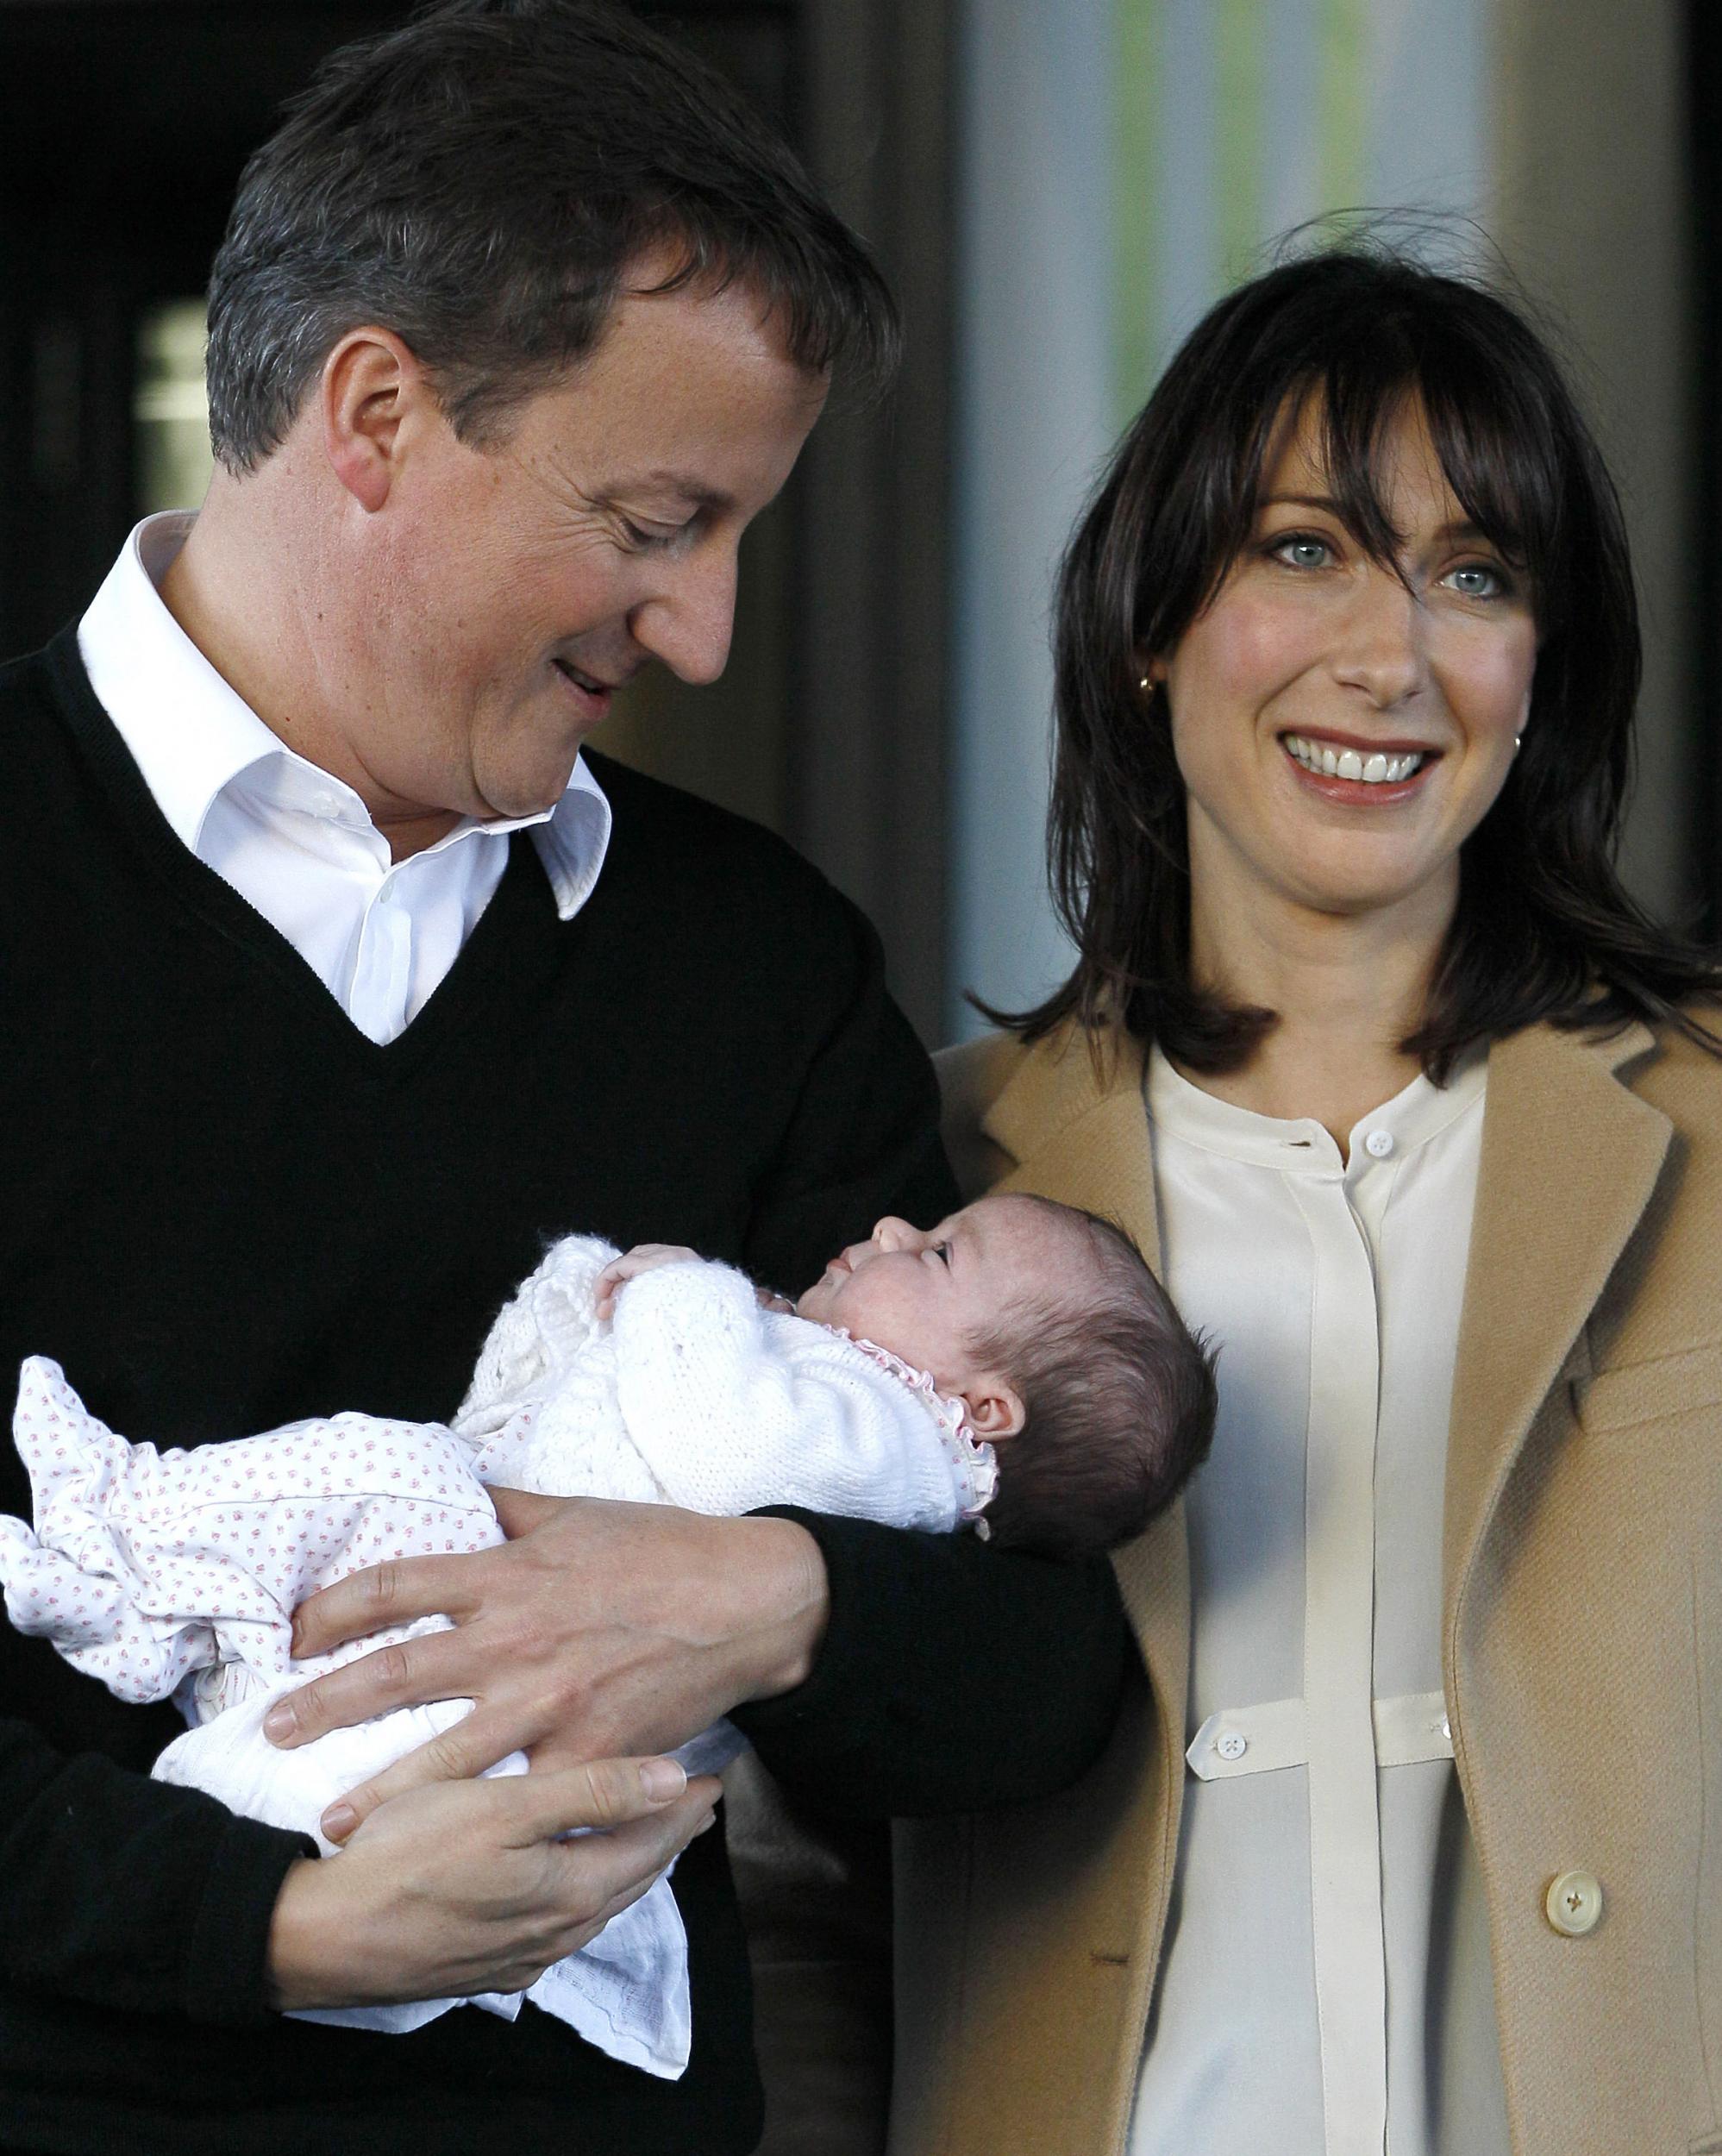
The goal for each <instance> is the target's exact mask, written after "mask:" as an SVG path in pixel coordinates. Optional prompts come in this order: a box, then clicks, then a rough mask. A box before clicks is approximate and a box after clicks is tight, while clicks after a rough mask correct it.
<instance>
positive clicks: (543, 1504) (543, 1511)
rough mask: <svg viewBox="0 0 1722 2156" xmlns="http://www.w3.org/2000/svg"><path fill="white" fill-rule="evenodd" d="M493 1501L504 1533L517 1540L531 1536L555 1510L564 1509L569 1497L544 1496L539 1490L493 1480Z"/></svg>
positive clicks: (510, 1538) (556, 1511)
mask: <svg viewBox="0 0 1722 2156" xmlns="http://www.w3.org/2000/svg"><path fill="white" fill-rule="evenodd" d="M491 1502H492V1504H493V1505H494V1506H495V1507H496V1513H497V1519H498V1521H499V1523H500V1524H501V1526H502V1531H503V1532H504V1534H505V1535H506V1536H507V1537H508V1539H509V1540H510V1542H516V1541H518V1540H519V1539H520V1537H521V1536H522V1535H529V1534H530V1533H531V1532H532V1530H533V1529H534V1528H535V1526H539V1525H540V1523H541V1522H542V1521H543V1520H548V1519H549V1517H550V1516H551V1514H553V1513H558V1512H560V1511H561V1510H562V1509H563V1508H564V1507H566V1506H567V1503H568V1502H569V1501H568V1499H567V1498H566V1497H542V1496H540V1495H539V1494H538V1493H537V1491H535V1490H530V1489H504V1488H502V1487H501V1486H500V1485H499V1484H495V1483H493V1484H492V1487H491Z"/></svg>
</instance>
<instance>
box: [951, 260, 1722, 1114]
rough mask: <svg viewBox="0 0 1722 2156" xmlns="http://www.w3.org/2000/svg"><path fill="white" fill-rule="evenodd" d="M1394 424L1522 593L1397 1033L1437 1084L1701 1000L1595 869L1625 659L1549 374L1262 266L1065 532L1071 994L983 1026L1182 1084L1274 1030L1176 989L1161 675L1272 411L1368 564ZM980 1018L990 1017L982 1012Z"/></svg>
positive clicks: (1463, 319) (1377, 299)
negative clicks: (1439, 939)
mask: <svg viewBox="0 0 1722 2156" xmlns="http://www.w3.org/2000/svg"><path fill="white" fill-rule="evenodd" d="M1407 398H1414V399H1416V400H1417V401H1418V403H1420V404H1421V406H1422V409H1423V411H1424V413H1425V415H1426V417H1427V421H1428V425H1429V430H1430V434H1431V438H1432V440H1433V442H1434V446H1435V448H1436V452H1437V455H1438V456H1439V458H1440V461H1441V466H1442V468H1443V471H1444V473H1445V474H1446V477H1447V481H1448V484H1449V485H1450V486H1451V488H1452V490H1453V492H1454V494H1455V496H1456V498H1457V499H1458V501H1459V503H1460V505H1461V506H1462V509H1463V510H1464V512H1465V514H1466V516H1467V517H1468V519H1469V520H1470V521H1471V522H1472V523H1474V524H1475V525H1476V526H1477V527H1478V528H1479V530H1481V532H1482V533H1483V534H1484V535H1485V536H1487V538H1489V539H1490V540H1491V541H1493V543H1494V544H1495V545H1496V546H1497V547H1498V548H1500V550H1501V551H1502V553H1503V554H1504V555H1506V557H1507V558H1508V560H1509V561H1512V563H1514V564H1515V565H1516V566H1518V567H1520V568H1521V570H1522V573H1525V575H1526V576H1527V577H1528V580H1529V584H1530V588H1531V593H1532V603H1533V605H1534V607H1535V611H1536V618H1537V630H1538V636H1539V649H1538V655H1537V671H1536V677H1535V680H1534V684H1533V687H1532V693H1531V715H1530V719H1529V723H1528V724H1527V726H1526V728H1525V737H1524V746H1523V748H1522V749H1521V751H1520V753H1519V754H1518V756H1517V758H1516V759H1515V761H1514V763H1513V766H1512V771H1511V774H1510V775H1509V776H1508V778H1507V780H1506V787H1505V788H1504V789H1503V791H1502V793H1501V794H1500V798H1499V799H1498V800H1497V801H1496V802H1495V803H1494V805H1493V807H1492V808H1491V809H1490V810H1489V812H1488V813H1487V816H1485V818H1483V820H1482V822H1481V824H1479V825H1478V827H1477V829H1476V830H1475V832H1473V834H1472V835H1471V837H1470V838H1469V839H1468V841H1467V842H1466V843H1465V846H1464V848H1463V850H1462V856H1461V871H1460V893H1459V902H1458V906H1457V910H1456V914H1455V917H1454V920H1453V923H1452V925H1451V928H1450V931H1449V933H1448V937H1447V941H1446V944H1445V948H1444V949H1443V952H1442V955H1441V957H1440V960H1439V962H1438V964H1437V969H1436V973H1435V976H1434V979H1433V981H1431V986H1430V991H1429V996H1428V1000H1427V1003H1426V1006H1425V1010H1424V1012H1423V1013H1422V1017H1421V1021H1420V1023H1419V1024H1418V1026H1417V1028H1416V1029H1415V1031H1413V1032H1412V1035H1411V1036H1410V1037H1409V1039H1408V1040H1407V1041H1406V1043H1405V1047H1406V1050H1408V1051H1409V1052H1410V1053H1412V1054H1414V1055H1416V1056H1418V1057H1419V1058H1420V1059H1421V1061H1422V1062H1423V1065H1424V1068H1425V1070H1426V1071H1427V1072H1428V1074H1429V1075H1430V1076H1431V1077H1432V1078H1434V1079H1435V1080H1437V1081H1440V1080H1442V1079H1443V1078H1444V1077H1445V1075H1446V1074H1447V1072H1448V1070H1449V1069H1450V1067H1451V1065H1452V1062H1453V1059H1454V1058H1455V1056H1457V1055H1458V1054H1459V1053H1460V1052H1461V1051H1462V1050H1464V1049H1466V1048H1467V1047H1468V1046H1470V1045H1471V1044H1474V1043H1476V1042H1480V1041H1487V1040H1491V1039H1494V1038H1496V1037H1500V1036H1502V1035H1505V1034H1507V1033H1511V1032H1513V1031H1517V1030H1518V1028H1520V1027H1521V1026H1525V1025H1530V1024H1531V1023H1532V1022H1533V1021H1536V1020H1538V1019H1549V1020H1552V1021H1553V1022H1554V1023H1555V1024H1556V1025H1566V1026H1578V1025H1598V1026H1601V1027H1611V1026H1612V1027H1618V1026H1619V1025H1623V1024H1625V1023H1626V1022H1627V1021H1628V1020H1630V1019H1631V1018H1644V1019H1648V1020H1650V1021H1653V1022H1657V1021H1660V1022H1663V1023H1666V1024H1671V1025H1675V1026H1677V1027H1679V1028H1680V1030H1681V1031H1684V1032H1686V1033H1688V1035H1690V1036H1691V1037H1694V1038H1697V1039H1700V1040H1703V1041H1705V1042H1706V1044H1710V1045H1713V1046H1714V1045H1716V1044H1715V1043H1714V1042H1713V1040H1712V1039H1711V1037H1710V1035H1709V1034H1708V1033H1707V1032H1706V1031H1705V1030H1704V1028H1703V1027H1702V1026H1700V1025H1698V1024H1697V1023H1696V1022H1695V1021H1694V1019H1693V1018H1691V1017H1690V1015H1689V1014H1687V1013H1684V1012H1682V1011H1681V1008H1680V1006H1681V1004H1682V1003H1684V1002H1687V1001H1688V1000H1694V999H1697V1000H1714V999H1715V998H1716V997H1717V996H1718V994H1719V991H1722V975H1719V970H1718V967H1717V964H1716V962H1715V960H1714V959H1713V956H1711V955H1710V954H1708V953H1707V952H1706V951H1704V950H1701V949H1700V948H1699V947H1698V946H1697V945H1695V944H1693V943H1689V942H1688V941H1685V940H1683V939H1681V938H1680V937H1674V936H1671V935H1669V933H1668V932H1667V931H1663V929H1661V928H1659V927H1658V926H1657V925H1656V924H1655V923H1654V922H1653V921H1651V920H1650V918H1649V917H1648V916H1647V915H1646V914H1645V913H1644V912H1643V911H1642V910H1641V909H1640V908H1639V906H1637V904H1636V903H1635V902H1634V900H1633V899H1631V897H1630V896H1629V895H1628V894H1627V893H1626V891H1625V889H1624V887H1622V885H1621V883H1620V881H1619V878H1618V876H1617V875H1616V874H1615V871H1614V868H1613V855H1614V847H1615V842H1616V839H1617V837H1618V835H1619V824H1620V818H1621V812H1622V808H1623V805H1624V803H1625V795H1626V790H1627V785H1628V780H1629V778H1630V774H1631V730H1632V714H1633V706H1634V704H1635V701H1636V699H1637V691H1638V679H1639V671H1640V647H1639V636H1638V617H1637V602H1636V600H1635V599H1634V595H1633V589H1632V573H1631V563H1630V561H1629V559H1628V552H1627V543H1626V535H1625V527H1624V525H1623V523H1622V520H1621V514H1620V505H1619V499H1618V498H1617V497H1616V494H1615V491H1614V487H1613V485H1612V481H1611V480H1610V479H1609V476H1608V473H1607V470H1606V467H1605V466H1604V464H1603V461H1602V459H1601V456H1600V453H1599V451H1598V449H1597V448H1596V445H1595V443H1594V442H1593V440H1592V439H1591V436H1590V434H1589V431H1588V429H1587V427H1586V425H1585V423H1584V421H1583V420H1582V418H1581V417H1580V415H1579V412H1578V409H1577V407H1576V405H1575V402H1574V399H1573V397H1572V394H1571V392H1570V391H1569V389H1568V387H1567V385H1566V383H1565V381H1564V380H1563V379H1562V373H1561V370H1560V368H1559V367H1558V366H1557V365H1556V361H1555V360H1554V358H1553V356H1552V355H1551V354H1550V351H1549V349H1548V348H1547V347H1546V346H1545V344H1544V342H1543V341H1542V339H1541V338H1540V337H1538V336H1537V334H1536V333H1535V332H1534V331H1533V330H1532V329H1531V328H1530V327H1529V325H1528V324H1527V323H1525V320H1524V319H1523V318H1522V317H1521V316H1520V315H1519V314H1518V312H1517V311H1516V310H1514V309H1513V308H1512V306H1510V305H1509V304H1507V303H1506V301H1505V300H1503V299H1502V298H1499V297H1498V296H1497V295H1496V294H1495V293H1494V292H1493V291H1489V290H1487V288H1486V287H1485V286H1483V285H1481V284H1479V283H1475V282H1472V281H1469V280H1468V279H1466V278H1464V277H1461V276H1454V275H1448V274H1443V273H1437V272H1436V271H1434V270H1432V269H1430V268H1427V267H1425V266H1423V265H1422V264H1420V263H1418V262H1417V261H1415V260H1408V259H1406V257H1405V256H1403V255H1401V254H1397V253H1394V252H1393V251H1390V250H1388V249H1387V248H1375V247H1372V246H1369V245H1367V244H1357V243H1353V244H1349V245H1346V246H1344V247H1343V248H1337V249H1335V250H1333V251H1331V252H1328V253H1324V254H1314V255H1311V256H1306V257H1305V258H1304V259H1302V260H1293V261H1291V262H1287V263H1284V264H1282V265H1281V266H1279V267H1277V268H1275V269H1273V270H1270V271H1269V272H1268V273H1266V274H1265V275H1263V276H1262V277H1258V278H1256V279H1255V280H1254V281H1253V282H1251V283H1249V284H1248V285H1243V287H1242V288H1241V289H1240V290H1238V291H1235V292H1233V293H1232V294H1230V297H1229V298H1225V299H1224V300H1222V301H1221V302H1220V303H1219V304H1218V306H1216V307H1215V308H1214V309H1213V310H1212V312H1211V313H1209V314H1208V316H1207V317H1205V319H1204V321H1203V322H1202V323H1200V324H1199V327H1198V328H1197V329H1196V330H1195V332H1194V333H1193V335H1192V336H1191V337H1190V339H1189V340H1188V342H1187V343H1186V344H1185V345H1184V347H1183V348H1182V349H1181V350H1180V352H1179V353H1178V354H1177V356H1176V357H1175V358H1174V360H1173V361H1172V364H1171V365H1170V367H1168V369H1167V371H1166V373H1165V375H1164V376H1163V378H1162V380H1161V382H1160V385H1159V386H1158V387H1157V388H1156V389H1155V392H1154V394H1153V396H1152V397H1151V398H1149V402H1148V404H1147V405H1146V407H1145V408H1144V409H1143V411H1142V413H1141V415H1140V416H1139V417H1137V420H1136V422H1135V423H1134V424H1133V425H1132V426H1131V427H1130V430H1129V432H1128V433H1127V434H1126V435H1125V436H1124V441H1123V442H1122V444H1121V445H1120V447H1119V448H1118V452H1117V454H1116V455H1115V456H1114V457H1113V459H1112V461H1111V467H1110V468H1109V469H1108V471H1107V472H1106V473H1105V477H1104V479H1102V481H1101V483H1100V485H1099V488H1098V490H1097V491H1096V492H1095V494H1094V496H1093V499H1092V501H1091V503H1090V505H1089V506H1088V509H1087V511H1086V513H1085V515H1084V517H1083V518H1082V521H1081V522H1080V524H1079V525H1078V527H1077V529H1076V532H1075V534H1074V537H1073V539H1072V541H1071V543H1070V547H1069V549H1068V553H1067V554H1066V556H1065V559H1064V562H1063V566H1062V569H1061V574H1060V580H1059V586H1058V593H1057V600H1056V605H1055V672H1056V693H1055V703H1056V725H1057V734H1056V744H1055V761H1054V775H1053V793H1052V806H1051V814H1050V850H1051V874H1052V881H1053V888H1054V895H1055V899H1056V901H1057V905H1058V908H1059V912H1060V915H1061V918H1062V920H1063V921H1064V924H1065V925H1066V926H1067V928H1068V930H1069V931H1070V933H1071V935H1072V937H1074V940H1075V942H1076V944H1077V948H1078V952H1079V957H1078V962H1077V966H1076V969H1075V971H1074V974H1073V975H1071V977H1070V979H1069V980H1068V981H1067V982H1066V983H1065V984H1064V986H1063V987H1061V988H1060V989H1059V990H1058V991H1057V993H1055V994H1054V995H1053V996H1052V997H1050V998H1049V1000H1048V1001H1046V1002H1045V1003H1043V1004H1042V1005H1041V1006H1039V1007H1038V1008H1037V1009H1036V1010H1034V1011H1031V1012H1027V1013H1026V1014H1022V1015H1019V1016H1017V1017H1015V1018H1011V1019H1010V1020H1008V1021H1007V1022H1009V1023H1012V1024H1014V1025H1017V1026H1018V1030H1019V1031H1022V1032H1023V1033H1024V1035H1025V1037H1028V1038H1030V1039H1033V1038H1036V1037H1038V1036H1040V1035H1042V1034H1043V1033H1046V1032H1049V1031H1051V1030H1052V1029H1053V1028H1054V1027H1055V1025H1059V1024H1061V1022H1063V1021H1065V1020H1067V1019H1072V1018H1074V1019H1075V1020H1076V1021H1078V1022H1079V1023H1080V1024H1081V1025H1083V1026H1085V1027H1086V1028H1088V1029H1090V1030H1091V1031H1093V1030H1094V1029H1097V1028H1099V1026H1100V1025H1103V1024H1105V1023H1108V1022H1110V1023H1111V1024H1114V1025H1121V1026H1122V1027H1123V1028H1124V1030H1125V1031H1127V1032H1129V1033H1130V1034H1132V1035H1134V1036H1135V1037H1137V1038H1138V1039H1140V1040H1143V1041H1149V1040H1157V1041H1158V1042H1159V1043H1160V1044H1161V1045H1162V1048H1164V1049H1165V1050H1166V1051H1167V1052H1168V1054H1169V1055H1171V1056H1174V1057H1175V1058H1176V1059H1177V1060H1178V1061H1180V1062H1184V1063H1187V1065H1189V1066H1190V1067H1191V1068H1192V1069H1196V1070H1202V1071H1219V1070H1227V1069H1236V1068H1237V1067H1238V1066H1239V1065H1240V1064H1242V1063H1243V1062H1245V1061H1246V1060H1247V1059H1248V1057H1249V1054H1250V1052H1251V1050H1253V1048H1254V1047H1255V1044H1256V1043H1257V1042H1258V1041H1259V1040H1260V1039H1261V1038H1262V1035H1263V1034H1264V1033H1265V1032H1266V1031H1268V1028H1270V1027H1271V1026H1272V1025H1273V1024H1274V1013H1273V1012H1270V1011H1263V1010H1260V1009H1250V1008H1242V1007H1239V1006H1236V1005H1232V1004H1229V1003H1227V1002H1226V1001H1225V1000H1223V998H1222V997H1221V996H1220V995H1218V994H1217V993H1213V992H1212V991H1211V990H1210V989H1209V988H1207V987H1205V986H1203V985H1202V984H1200V983H1199V982H1198V981H1196V980H1194V979H1193V976H1192V974H1191V970H1190V962H1189V959H1190V953H1189V939H1190V870H1189V853H1188V841H1187V828H1186V820H1185V795H1184V787H1183V782H1182V780H1181V779H1180V776H1179V773H1178V768H1177V766H1176V764H1175V762H1174V758H1173V752H1172V737H1171V729H1170V727H1169V725H1168V715H1167V709H1166V702H1165V692H1164V690H1163V689H1160V690H1156V691H1155V692H1154V693H1153V694H1152V696H1151V698H1149V699H1144V697H1143V692H1142V689H1141V687H1140V686H1139V684H1140V679H1141V676H1142V674H1143V660H1144V659H1145V658H1149V657H1163V656H1166V655H1168V654H1169V653H1170V652H1171V650H1172V649H1173V647H1174V645H1175V644H1176V643H1177V642H1178V641H1179V639H1180V637H1181V636H1183V634H1184V632H1185V631H1186V630H1187V629H1188V628H1189V627H1190V625H1191V624H1192V623H1193V621H1194V620H1195V619H1196V617H1198V615H1199V614H1200V613H1201V611H1203V609H1204V608H1205V605H1207V604H1208V602H1209V601H1210V600H1211V599H1212V597H1213V596H1214V594H1215V592H1216V591H1217V590H1218V586H1219V584H1220V582H1221V581H1222V580H1223V579H1224V575H1225V573H1226V572H1227V570H1228V568H1229V567H1230V564H1231V563H1232V561H1234V559H1235V558H1236V557H1237V554H1238V552H1239V551H1240V549H1241V548H1243V545H1244V543H1245V542H1246V541H1247V539H1248V537H1249V534H1250V531H1251V529H1252V527H1253V524H1254V521H1255V513H1256V508H1257V495H1258V491H1259V488H1260V486H1261V482H1262V471H1263V466H1264V463H1265V461H1266V460H1267V458H1268V454H1270V452H1271V450H1272V448H1273V447H1274V443H1275V442H1276V440H1277V439H1278V438H1279V435H1280V430H1281V425H1282V423H1283V421H1284V419H1285V418H1286V417H1287V415H1288V414H1293V413H1296V412H1298V411H1308V412H1309V413H1310V414H1311V416H1312V418H1314V419H1315V420H1316V421H1317V422H1318V426H1319V429H1320V433H1319V439H1320V442H1321V448H1322V453H1323V461H1324V466H1325V470H1326V476H1327V482H1328V486H1329V490H1330V492H1331V493H1332V495H1333V497H1334V498H1335V500H1336V503H1337V505H1338V506H1339V510H1340V513H1341V515H1342V517H1343V521H1344V522H1345V523H1346V524H1347V526H1348V527H1349V530H1351V532H1352V533H1353V535H1354V536H1355V537H1356V540H1357V542H1358V543H1359V544H1360V545H1361V546H1362V547H1363V548H1365V549H1366V550H1367V551H1368V554H1369V555H1371V556H1372V557H1374V559H1375V560H1377V561H1381V562H1384V563H1391V562H1392V561H1393V558H1394V554H1395V549H1396V546H1397V544H1398V540H1397V536H1396V534H1395V533H1394V530H1393V525H1392V523H1391V521H1390V519H1389V517H1388V515H1387V509H1386V506H1385V505H1384V502H1383V499H1382V494H1381V485H1380V477H1381V471H1380V462H1381V452H1382V448H1383V443H1384V437H1385V436H1386V434H1387V431H1388V430H1389V429H1391V427H1392V426H1393V423H1394V421H1395V420H1396V419H1397V418H1398V417H1400V414H1401V413H1402V412H1403V411H1404V410H1405V407H1406V399H1407ZM990 1015H994V1016H999V1015H1001V1014H999V1013H991V1014H990Z"/></svg>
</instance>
